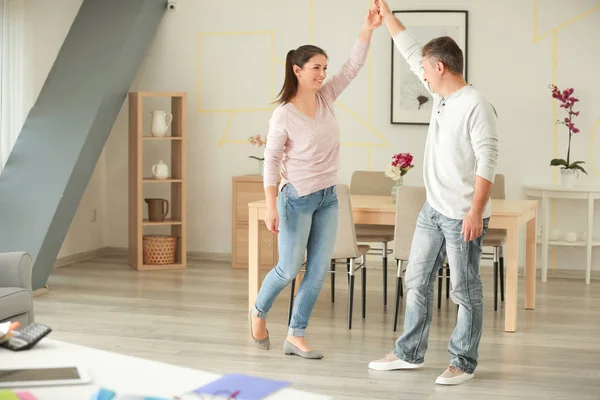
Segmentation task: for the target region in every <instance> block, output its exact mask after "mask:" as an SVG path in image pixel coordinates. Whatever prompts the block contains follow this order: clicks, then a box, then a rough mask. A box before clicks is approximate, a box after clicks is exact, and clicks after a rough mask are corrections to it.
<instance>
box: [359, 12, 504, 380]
mask: <svg viewBox="0 0 600 400" xmlns="http://www.w3.org/2000/svg"><path fill="white" fill-rule="evenodd" d="M374 2H375V5H376V7H378V9H379V12H380V14H381V16H382V17H383V21H384V23H385V25H386V26H387V28H388V30H389V31H390V34H391V36H392V38H393V41H394V44H395V46H396V48H397V49H398V50H399V51H400V53H401V54H402V56H403V57H404V58H405V59H406V61H407V62H408V64H409V65H410V68H411V70H412V71H413V72H414V73H415V74H416V75H417V76H418V77H419V78H420V79H421V80H422V81H423V83H424V84H425V86H426V87H427V89H428V90H429V91H430V92H431V93H432V96H433V100H434V102H433V111H432V115H431V120H430V123H429V132H428V135H427V142H426V145H425V159H424V165H423V177H424V180H425V187H426V190H427V201H426V203H425V205H424V207H423V209H422V211H421V213H420V215H419V218H418V222H417V227H416V229H415V232H414V236H413V242H412V247H411V251H410V257H409V260H408V266H407V271H406V288H407V297H406V314H405V320H404V333H403V334H402V336H400V337H399V338H398V340H397V341H396V347H395V348H394V350H393V351H391V352H390V353H388V354H387V355H385V356H384V357H383V358H382V359H381V360H377V361H373V362H371V363H370V364H369V368H370V369H375V370H380V371H389V370H396V369H415V368H421V367H422V366H423V363H424V357H425V352H426V350H427V341H428V337H429V327H430V324H431V317H432V313H433V291H434V283H435V280H436V276H437V274H438V271H439V268H440V267H441V265H442V263H443V262H444V259H445V256H446V253H447V257H448V263H449V265H450V276H451V277H452V292H451V295H452V300H453V301H454V302H455V303H456V304H458V305H459V309H458V319H457V323H456V327H455V329H454V332H453V334H452V337H451V338H450V343H449V346H448V352H449V354H450V356H451V359H450V366H449V367H448V368H447V369H446V371H444V373H443V374H442V375H440V376H439V377H438V378H437V380H436V383H438V384H442V385H456V384H460V383H463V382H465V381H467V380H469V379H471V378H473V376H474V370H475V368H476V367H477V358H478V347H479V340H480V338H481V329H482V322H483V321H482V319H483V293H482V284H481V279H480V277H479V262H480V259H481V252H482V250H481V248H482V242H483V237H484V235H485V231H486V230H487V226H488V222H489V217H490V214H491V205H490V201H489V199H490V194H491V189H492V184H493V182H494V176H495V170H496V165H497V160H498V138H497V133H496V118H497V116H496V113H495V110H494V108H493V107H492V106H491V105H490V104H489V103H488V102H487V101H486V100H485V98H484V97H483V95H482V94H481V93H480V92H479V91H478V90H477V89H475V88H473V87H472V86H470V85H468V84H467V82H466V81H465V79H464V76H463V54H462V51H461V50H460V48H459V47H458V45H457V44H456V43H455V42H454V40H452V39H451V38H449V37H439V38H436V39H433V40H431V41H430V42H429V43H427V44H426V45H425V46H424V47H422V48H421V46H420V45H419V43H418V42H417V40H416V39H415V38H414V37H413V36H412V35H411V34H410V33H409V32H408V31H407V30H406V29H405V27H404V26H403V25H402V23H401V22H400V21H398V19H396V17H395V16H394V14H393V13H392V12H391V11H390V8H389V6H388V4H387V2H386V1H385V0H375V1H374Z"/></svg>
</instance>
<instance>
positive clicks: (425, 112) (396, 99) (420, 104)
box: [391, 10, 468, 125]
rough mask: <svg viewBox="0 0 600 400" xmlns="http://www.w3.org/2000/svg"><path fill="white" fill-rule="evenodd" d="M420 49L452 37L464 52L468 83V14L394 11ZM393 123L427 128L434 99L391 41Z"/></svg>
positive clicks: (465, 72) (460, 12) (462, 12)
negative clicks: (432, 41) (437, 40)
mask: <svg viewBox="0 0 600 400" xmlns="http://www.w3.org/2000/svg"><path fill="white" fill-rule="evenodd" d="M393 13H394V15H396V17H397V18H398V19H399V20H400V21H401V22H402V24H403V25H404V26H405V27H406V28H407V29H408V30H409V31H410V32H411V33H412V34H413V35H414V36H415V37H416V38H417V39H418V40H419V42H420V44H421V46H424V45H425V43H427V42H428V41H430V40H431V39H433V38H436V37H440V36H450V37H451V38H452V39H454V41H456V43H457V44H458V46H459V47H460V48H461V50H462V51H463V58H464V75H465V79H467V59H468V58H467V28H468V23H467V20H468V18H467V17H468V12H467V11H450V10H414V11H412V10H411V11H393ZM391 87H392V92H391V103H392V107H391V123H392V124H416V125H427V124H429V120H430V117H431V111H432V105H433V97H432V96H431V93H429V91H428V89H427V87H426V86H425V84H424V83H423V82H422V81H421V80H420V79H419V78H418V77H417V75H415V74H414V73H413V72H412V71H411V70H410V67H409V65H408V63H407V62H406V60H405V59H404V57H402V54H400V52H399V51H398V50H397V49H396V47H395V46H394V42H393V41H392V84H391Z"/></svg>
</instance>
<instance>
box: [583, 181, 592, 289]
mask: <svg viewBox="0 0 600 400" xmlns="http://www.w3.org/2000/svg"><path fill="white" fill-rule="evenodd" d="M588 196H589V197H588V220H587V245H586V250H587V251H586V253H587V254H586V255H587V263H586V267H585V284H586V285H589V284H590V279H591V277H592V242H593V241H594V198H593V197H592V195H591V194H589V193H588Z"/></svg>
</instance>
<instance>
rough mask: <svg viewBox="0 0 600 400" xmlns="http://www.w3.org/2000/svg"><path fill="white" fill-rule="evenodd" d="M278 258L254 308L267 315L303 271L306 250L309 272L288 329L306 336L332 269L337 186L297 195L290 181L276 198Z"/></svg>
mask: <svg viewBox="0 0 600 400" xmlns="http://www.w3.org/2000/svg"><path fill="white" fill-rule="evenodd" d="M277 209H278V211H279V235H278V236H277V240H278V246H279V261H278V262H277V265H276V266H275V268H273V269H272V270H271V271H270V272H269V273H268V274H267V276H266V277H265V279H264V281H263V283H262V286H261V287H260V291H259V292H258V297H257V298H256V303H255V306H254V309H253V310H252V312H253V313H254V315H256V316H258V317H260V318H266V317H267V314H268V312H269V310H270V309H271V307H272V306H273V301H274V300H275V298H276V297H277V295H278V294H279V293H280V292H281V291H282V290H283V288H285V287H286V286H287V285H289V284H290V282H292V280H293V279H294V278H296V276H297V275H298V273H299V272H300V269H301V268H302V265H303V263H304V255H305V254H306V274H305V275H304V279H303V280H302V283H301V284H300V288H299V289H298V295H297V296H296V299H295V302H294V310H293V312H292V318H291V320H290V326H289V330H288V335H289V336H304V330H305V329H306V327H307V325H308V319H309V318H310V314H311V313H312V310H313V308H314V306H315V303H316V302H317V298H318V297H319V294H320V293H321V288H322V287H323V282H324V281H325V278H326V277H327V274H328V272H329V266H330V265H331V256H332V253H333V249H334V246H335V239H336V236H337V225H338V200H337V192H336V188H335V186H330V187H328V188H326V189H323V190H319V191H317V192H314V193H311V194H309V195H306V196H302V197H300V196H298V193H297V192H296V189H295V188H294V186H293V185H292V184H291V183H287V184H286V185H285V186H284V187H283V188H282V190H281V193H279V196H278V198H277Z"/></svg>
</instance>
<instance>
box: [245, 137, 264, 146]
mask: <svg viewBox="0 0 600 400" xmlns="http://www.w3.org/2000/svg"><path fill="white" fill-rule="evenodd" d="M248 141H249V142H250V144H252V145H255V146H258V147H262V146H264V145H266V144H267V139H265V140H262V137H260V135H255V136H250V137H249V138H248Z"/></svg>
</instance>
